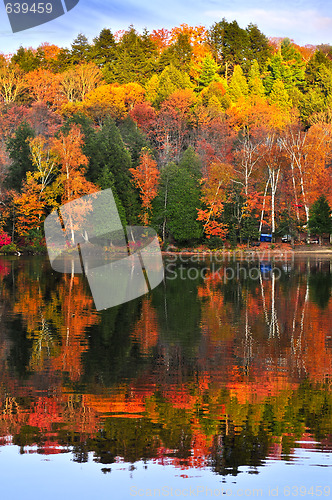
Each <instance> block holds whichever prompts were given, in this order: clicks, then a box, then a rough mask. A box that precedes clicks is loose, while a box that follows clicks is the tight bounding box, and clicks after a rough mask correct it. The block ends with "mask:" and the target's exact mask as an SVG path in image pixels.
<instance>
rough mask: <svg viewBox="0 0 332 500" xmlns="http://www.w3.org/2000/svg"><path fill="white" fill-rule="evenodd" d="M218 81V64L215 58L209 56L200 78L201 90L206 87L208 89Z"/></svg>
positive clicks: (204, 61)
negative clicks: (212, 83)
mask: <svg viewBox="0 0 332 500" xmlns="http://www.w3.org/2000/svg"><path fill="white" fill-rule="evenodd" d="M218 79H219V76H218V64H217V63H216V62H215V60H214V59H213V57H212V56H211V55H210V54H208V55H207V56H205V57H204V59H203V62H202V66H201V71H200V74H199V77H198V88H199V90H201V89H202V88H204V87H208V86H209V85H210V83H211V82H213V81H214V80H218Z"/></svg>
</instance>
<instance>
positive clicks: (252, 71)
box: [0, 19, 332, 248]
mask: <svg viewBox="0 0 332 500" xmlns="http://www.w3.org/2000/svg"><path fill="white" fill-rule="evenodd" d="M331 81H332V47H331V46H329V45H321V46H317V47H316V46H311V45H308V46H305V47H301V46H298V45H296V44H295V43H294V42H293V41H292V40H290V39H287V38H284V39H281V38H280V39H279V38H277V39H268V38H267V37H266V36H265V35H264V34H263V33H262V32H261V31H260V30H259V29H258V27H257V26H255V25H253V24H250V25H249V26H247V27H246V28H245V29H243V28H241V27H240V26H239V25H238V23H237V22H236V21H233V22H228V21H226V20H225V19H223V20H221V21H218V22H216V23H214V24H213V26H211V27H210V28H209V29H206V28H204V27H203V26H195V27H191V26H188V25H185V24H183V25H181V26H179V27H176V28H173V29H172V30H166V29H160V30H154V31H152V32H151V33H148V32H147V31H144V32H143V33H142V34H139V33H138V32H137V31H136V30H135V29H134V27H133V26H131V27H129V28H128V29H127V30H123V31H121V32H117V33H114V34H113V33H112V32H111V30H110V29H108V28H105V29H103V30H102V31H101V32H100V34H99V35H98V36H97V37H96V38H94V39H93V42H92V43H90V42H89V41H88V39H87V38H86V37H85V36H84V35H82V34H80V35H78V37H77V38H76V39H75V40H74V41H73V43H72V44H71V48H60V47H57V46H54V45H48V44H42V45H41V46H40V47H38V48H37V49H32V48H24V47H20V48H19V49H18V50H17V52H16V53H15V54H12V55H2V56H1V57H0V99H1V102H0V114H1V122H0V128H1V133H0V137H1V139H0V166H1V168H0V172H1V175H0V193H1V200H0V201H1V204H0V211H1V221H0V222H1V227H2V233H1V234H2V236H1V240H0V241H3V242H4V245H6V244H8V242H9V241H11V242H12V244H14V243H15V244H18V245H19V246H22V245H23V246H32V247H34V248H39V247H40V245H42V244H43V232H42V226H43V221H44V219H45V217H46V216H47V214H48V213H50V211H51V210H52V209H54V208H57V207H58V206H60V205H61V204H62V203H66V202H67V201H70V200H72V199H74V198H77V197H79V196H81V195H83V194H88V193H92V192H94V191H97V190H99V189H106V188H109V187H111V188H112V189H113V192H114V194H115V198H116V203H117V206H118V209H119V212H120V216H121V220H122V221H123V223H124V224H127V223H128V224H136V223H144V224H150V225H152V226H154V227H155V228H156V229H157V231H158V233H159V235H160V237H161V239H162V240H163V242H165V243H167V242H173V243H176V244H180V245H184V244H185V245H187V244H191V245H193V244H197V243H202V242H207V243H208V244H209V245H220V244H222V243H223V242H224V241H225V240H229V241H230V242H231V243H232V244H236V243H237V242H243V241H248V242H249V241H250V240H253V239H256V238H257V237H258V236H259V233H260V232H261V231H262V229H263V228H264V227H265V226H269V227H270V228H271V229H270V230H271V232H272V233H273V234H274V235H282V234H285V233H286V234H291V235H292V236H295V235H296V234H298V233H300V232H303V231H309V232H311V233H312V234H328V233H330V232H331V217H330V213H331V211H330V205H331V202H332V190H331V187H332V183H331V152H332V148H331V141H332V127H331V116H332V113H331V111H332V101H331V96H332V89H331ZM318 200H320V201H318ZM319 203H320V205H319ZM317 207H318V208H317ZM322 207H323V211H324V214H325V216H324V217H323V219H324V220H323V221H322V220H321V219H320V218H319V217H318V218H317V215H319V213H320V212H321V210H322Z"/></svg>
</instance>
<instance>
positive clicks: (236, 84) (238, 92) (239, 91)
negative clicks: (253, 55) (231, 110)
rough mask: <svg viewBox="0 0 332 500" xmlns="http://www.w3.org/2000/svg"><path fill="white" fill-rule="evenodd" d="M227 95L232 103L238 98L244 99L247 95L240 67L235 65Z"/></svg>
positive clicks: (246, 87)
mask: <svg viewBox="0 0 332 500" xmlns="http://www.w3.org/2000/svg"><path fill="white" fill-rule="evenodd" d="M227 93H228V95H229V97H230V98H231V100H232V101H233V102H236V101H237V100H238V99H240V97H246V96H247V95H248V93H249V88H248V84H247V80H246V77H245V76H244V74H243V70H242V68H241V66H238V65H236V66H235V67H234V72H233V75H232V78H231V80H230V82H229V86H228V89H227Z"/></svg>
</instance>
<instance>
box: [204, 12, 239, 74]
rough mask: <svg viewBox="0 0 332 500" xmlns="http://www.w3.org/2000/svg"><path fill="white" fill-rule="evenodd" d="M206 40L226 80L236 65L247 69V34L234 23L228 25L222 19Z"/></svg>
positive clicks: (213, 27)
mask: <svg viewBox="0 0 332 500" xmlns="http://www.w3.org/2000/svg"><path fill="white" fill-rule="evenodd" d="M208 40H209V44H210V46H211V49H212V52H213V54H214V55H215V56H216V58H217V62H218V64H220V65H221V67H222V68H223V71H224V74H225V77H226V79H228V77H229V72H230V70H232V69H233V68H234V66H235V65H236V64H239V65H241V66H242V68H243V69H244V70H247V69H249V67H248V64H249V33H248V32H247V31H246V30H244V29H242V28H240V26H239V25H238V23H237V22H236V21H232V22H231V23H229V22H227V21H226V19H225V18H224V19H223V20H222V21H219V22H217V23H215V24H214V25H213V26H212V28H211V29H210V30H209V33H208Z"/></svg>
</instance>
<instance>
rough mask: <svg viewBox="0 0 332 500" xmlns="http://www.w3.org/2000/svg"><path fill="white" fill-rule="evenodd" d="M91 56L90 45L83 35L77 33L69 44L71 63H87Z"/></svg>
mask: <svg viewBox="0 0 332 500" xmlns="http://www.w3.org/2000/svg"><path fill="white" fill-rule="evenodd" d="M91 58H92V47H91V45H90V44H89V41H88V39H87V37H86V36H85V35H83V34H82V33H79V35H77V37H76V38H75V40H74V41H73V43H72V44H71V52H70V60H71V63H72V64H81V63H84V62H85V63H87V62H89V61H90V60H91Z"/></svg>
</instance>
